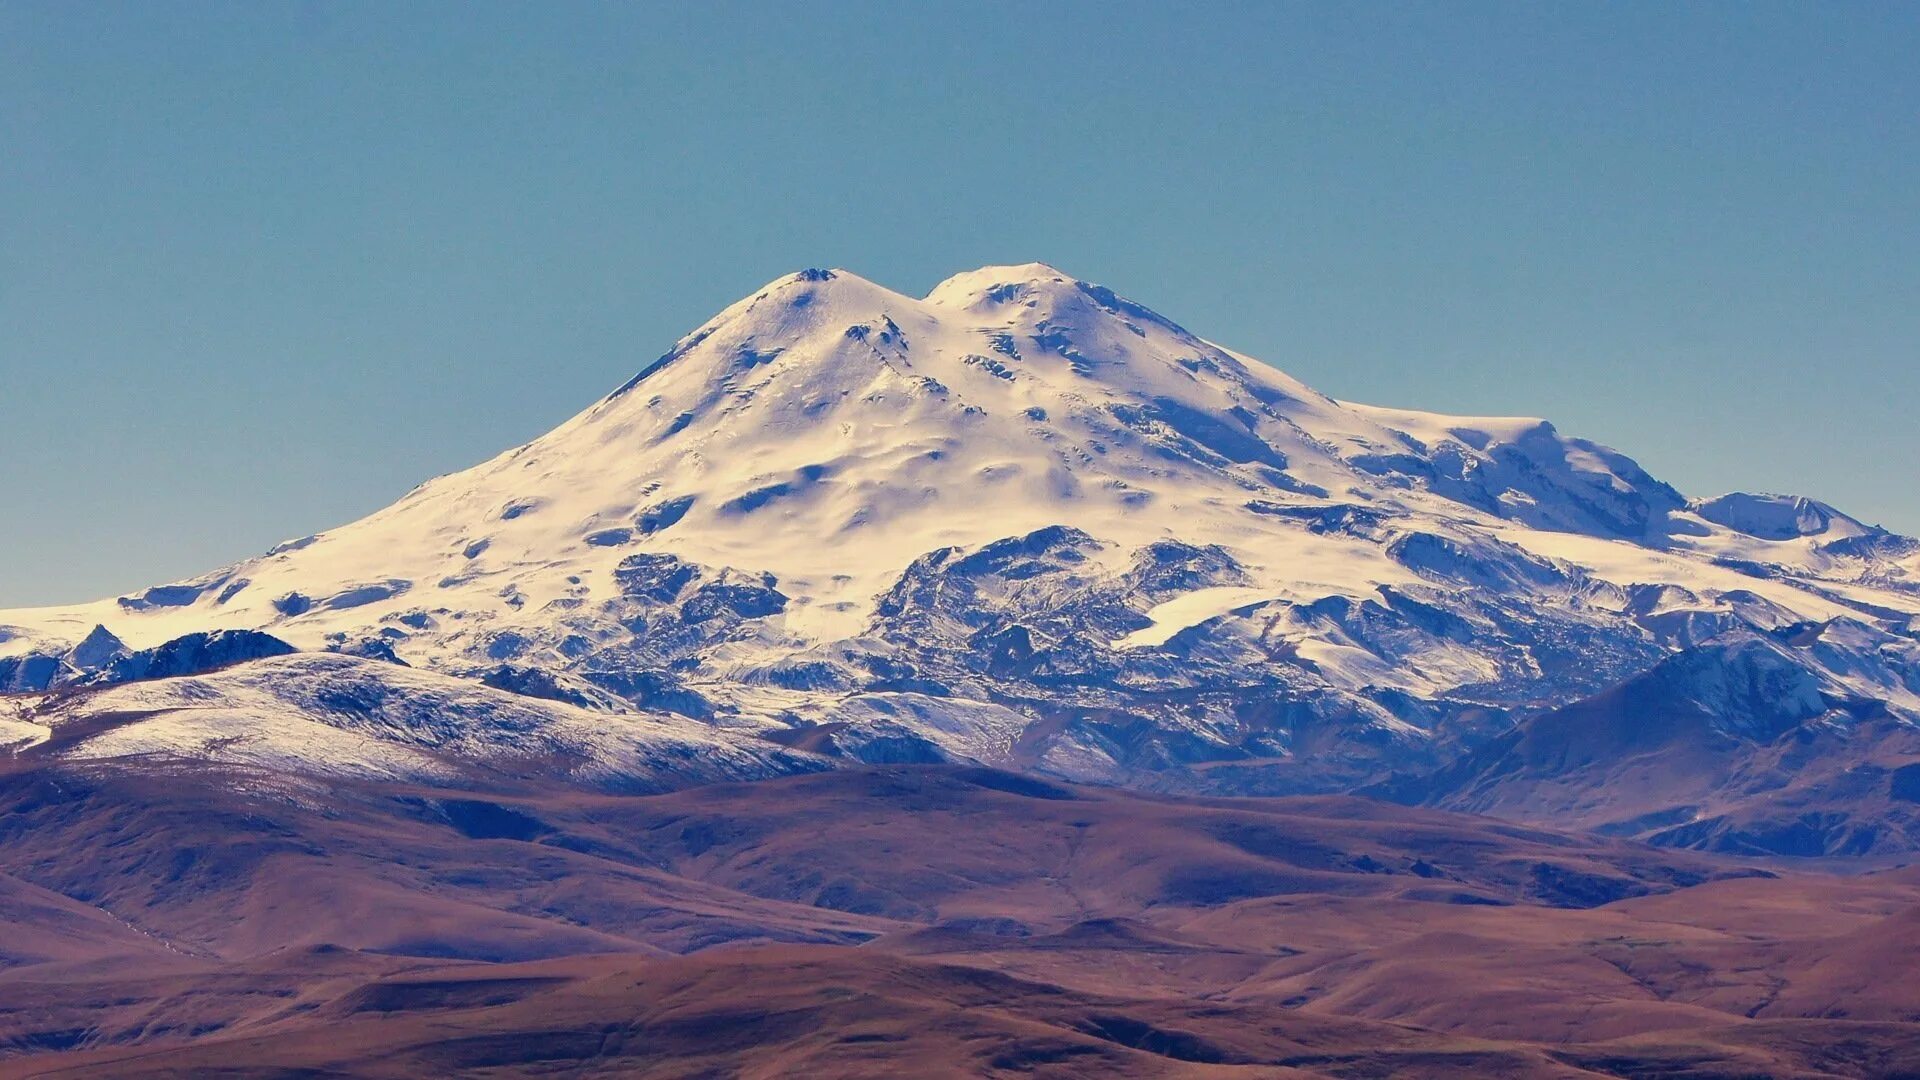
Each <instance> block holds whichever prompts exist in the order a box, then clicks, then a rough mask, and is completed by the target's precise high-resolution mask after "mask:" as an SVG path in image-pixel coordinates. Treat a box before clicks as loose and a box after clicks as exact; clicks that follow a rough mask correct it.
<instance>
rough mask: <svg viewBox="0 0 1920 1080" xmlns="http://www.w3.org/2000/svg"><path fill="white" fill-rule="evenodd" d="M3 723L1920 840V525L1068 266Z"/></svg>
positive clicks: (320, 554) (124, 599) (108, 637)
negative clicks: (1490, 406)
mask: <svg viewBox="0 0 1920 1080" xmlns="http://www.w3.org/2000/svg"><path fill="white" fill-rule="evenodd" d="M236 497H238V495H236ZM0 688H4V689H5V690H6V691H10V692H11V693H10V694H9V695H8V696H4V697H0V740H4V742H5V743H6V744H8V745H10V747H11V748H12V753H13V754H14V755H15V756H16V757H22V756H25V757H37V758H58V759H62V760H74V761H153V760H163V759H164V760H168V761H189V762H191V761H202V762H217V763H220V764H223V765H233V766H245V767H248V768H252V769H256V770H259V771H260V772H261V774H262V775H263V776H265V777H267V778H268V782H273V781H272V778H273V777H289V776H301V777H326V776H338V777H349V776H350V777H359V778H366V777H380V778H386V779H393V780H406V781H408V782H416V783H421V784H428V785H455V786H457V785H461V784H470V783H473V782H474V777H475V776H476V775H503V776H504V775H514V774H516V773H518V772H522V771H525V770H527V769H535V770H538V771H540V772H541V773H542V774H543V775H552V776H554V777H556V778H561V779H563V780H565V781H566V782H568V783H572V784H576V785H578V786H580V787H582V788H584V789H587V790H595V791H633V790H662V789H666V788H670V787H674V786H679V785H683V784H685V783H688V782H692V781H696V780H698V781H705V780H718V779H746V778H753V777H765V776H775V775H785V774H795V773H807V772H813V771H819V770H824V769H830V768H837V767H845V766H847V765H851V764H867V765H873V764H887V763H949V764H963V765H976V766H989V767H993V768H998V769H1005V770H1010V771H1014V772H1019V773H1026V774H1033V775H1040V776H1046V777H1051V778H1054V779H1058V780H1068V781H1076V782H1086V783H1097V784H1106V785H1119V786H1126V787H1132V788H1137V789H1145V790H1150V791H1158V792H1166V793H1186V794H1197V795H1214V796H1217V795H1271V794H1321V793H1336V792H1359V793H1363V794H1368V795H1372V796H1376V797H1383V798H1387V799H1393V800H1398V801H1402V802H1408V803H1419V804H1426V805H1432V806H1436V807H1445V808H1453V809H1462V810H1469V811H1475V812H1481V813H1494V814H1498V815H1500V816H1504V817H1508V818H1514V819H1520V820H1526V821H1532V822H1535V823H1540V824H1547V825H1552V826H1556V827H1577V828H1581V829H1587V830H1593V831H1598V832H1600V833H1604V834H1608V835H1614V836H1622V837H1634V838H1640V839H1644V840H1649V841H1651V842H1653V843H1656V844H1662V845H1668V846H1675V847H1686V848H1695V849H1702V850H1715V851H1726V852H1746V853H1772V854H1785V855H1834V854H1850V855H1887V854H1890V853H1899V852H1908V851H1912V850H1914V849H1915V848H1916V846H1920V816H1916V811H1920V738H1917V737H1916V735H1917V734H1920V728H1916V726H1915V725H1916V722H1920V544H1917V543H1916V542H1915V541H1914V540H1912V539H1910V538H1907V537H1903V536H1898V535H1895V534H1893V533H1890V532H1887V531H1886V530H1883V529H1880V528H1876V527H1873V526H1870V525H1867V524H1865V523H1863V522H1861V521H1859V520H1857V519H1855V518H1853V517H1850V516H1848V515H1846V514H1845V513H1842V512H1841V511H1839V510H1837V509H1835V508H1833V507H1831V506H1829V505H1827V504H1825V503H1822V502H1819V501H1816V500H1813V499H1809V498H1802V497H1790V496H1776V495H1759V494H1747V493H1736V494H1730V495H1722V496H1719V497H1715V498H1689V497H1687V496H1685V495H1683V494H1681V493H1680V492H1678V491H1676V490H1675V489H1674V488H1673V487H1671V486H1669V485H1668V484H1666V483H1663V482H1661V481H1660V480H1658V479H1656V478H1655V477H1653V476H1651V475H1649V474H1648V472H1647V471H1646V470H1644V469H1643V468H1641V467H1640V466H1639V465H1638V464H1636V463H1635V462H1634V461H1633V460H1632V459H1631V458H1629V457H1627V456H1625V455H1624V454H1622V453H1620V452H1618V451H1615V450H1612V449H1609V448H1607V447H1605V446H1601V445H1599V444H1597V443H1594V442H1590V441H1587V440H1585V439H1581V438H1577V437H1573V436H1569V435H1566V434H1563V433H1562V432H1560V431H1559V430H1558V429H1557V428H1555V427H1554V426H1553V425H1552V424H1551V423H1548V422H1546V421H1544V420H1538V419H1525V418H1496V417H1455V416H1441V415H1436V414H1430V413H1423V412H1415V411H1410V410H1404V409H1389V408H1379V407H1373V406H1365V405H1358V404H1354V403H1351V402H1344V401H1338V400H1335V399H1333V398H1330V397H1328V396H1326V395H1324V394H1322V393H1320V392H1318V391H1316V390H1314V389H1312V388H1310V387H1308V386H1306V385H1304V384H1302V383H1300V382H1299V381H1297V380H1295V379H1293V378H1291V377H1289V376H1287V375H1285V374H1284V373H1282V372H1281V371H1279V370H1278V369H1276V368H1274V367H1271V366H1269V365H1267V364H1264V363H1261V362H1259V361H1257V360H1254V359H1251V358H1249V357H1246V356H1243V355H1240V354H1238V353H1236V352H1233V351H1231V350H1229V349H1227V348H1224V347H1222V346H1219V345H1216V344H1214V343H1212V342H1210V341H1208V340H1206V339H1204V338H1202V337H1199V336H1197V335H1196V334H1194V333H1192V332H1190V331H1188V330H1186V329H1185V328H1183V327H1181V326H1180V325H1178V324H1177V323H1174V322H1172V321H1171V320H1169V319H1167V318H1165V317H1163V316H1161V315H1159V314H1157V313H1155V312H1153V311H1152V310H1149V309H1148V308H1146V307H1144V306H1142V305H1140V304H1138V303H1136V302H1134V301H1131V300H1129V299H1126V298H1124V297H1122V296H1120V295H1118V294H1116V293H1115V292H1113V291H1112V290H1110V289H1108V288H1105V287H1103V286H1100V285H1095V284H1092V283H1089V282H1085V281H1080V280H1077V279H1075V278H1073V277H1071V276H1069V275H1067V274H1065V273H1062V272H1060V271H1058V270H1055V269H1054V268H1052V267H1049V266H1045V265H1041V264H1029V265H1022V266H1000V267H988V268H984V269H980V270H976V271H972V272H969V273H963V274H959V275H957V276H955V277H953V278H950V279H948V280H947V281H945V282H942V283H941V284H940V285H939V286H937V287H936V288H935V289H933V291H932V292H930V293H929V294H927V295H926V296H925V297H921V298H915V297H910V296H906V295H902V294H900V293H896V292H893V291H890V290H888V289H886V288H884V287H882V286H879V285H876V284H874V283H872V282H869V281H867V280H865V279H862V278H860V277H859V276H857V275H855V274H852V273H849V272H847V271H845V270H808V271H804V272H801V273H797V274H793V275H789V276H787V277H783V278H780V279H779V280H776V281H774V282H771V283H769V284H768V285H767V286H765V287H764V288H762V289H759V290H757V291H755V292H754V293H753V294H751V295H750V296H748V297H746V298H745V299H742V300H741V301H739V302H738V303H736V304H734V305H732V306H731V307H728V308H727V309H726V310H724V311H722V312H721V313H720V314H718V315H716V316H715V317H714V318H713V319H711V320H710V321H708V322H707V323H706V324H705V325H703V326H701V327H700V328H698V329H697V330H695V331H694V332H693V333H691V334H689V335H687V336H686V337H684V338H682V339H681V340H680V341H679V342H677V343H675V344H674V345H673V347H672V348H670V349H669V350H667V352H666V353H665V354H664V355H662V356H660V357H659V358H658V359H656V360H654V361H653V362H651V363H648V364H646V365H644V366H643V367H641V368H640V370H639V371H638V373H637V374H636V375H635V376H634V377H633V378H632V379H631V380H630V381H628V382H627V383H626V384H624V385H622V386H620V387H618V388H617V389H615V390H614V391H613V392H612V393H610V394H608V395H607V396H606V397H604V398H602V399H601V400H599V401H597V402H594V403H593V404H592V405H591V406H589V407H588V408H587V409H586V410H585V411H584V412H581V413H580V414H579V415H577V416H575V417H574V418H572V419H571V420H568V421H567V422H566V423H564V424H562V425H561V426H560V427H558V428H556V429H554V430H553V431H551V432H549V433H548V434H546V435H543V436H541V437H540V438H538V439H535V440H534V441H532V442H530V443H527V444H526V445H523V446H519V447H515V448H513V449H511V450H508V451H506V452H504V453H502V454H500V455H499V456H498V457H495V458H493V459H492V460H490V461H487V462H484V463H482V464H480V465H477V466H475V467H473V468H471V469H468V470H466V471H463V472H459V473H454V474H451V475H447V476H441V477H438V478H436V479H433V480H430V481H428V482H426V483H424V484H422V485H420V486H419V487H418V488H416V489H414V490H413V491H412V492H410V493H408V494H407V495H406V496H405V497H403V498H402V499H400V500H399V501H398V502H396V503H394V504H393V505H391V506H388V507H387V508H385V509H383V510H380V511H378V512H377V513H374V514H372V515H370V516H368V517H366V518H364V519H362V520H360V521H356V522H353V523H351V524H347V525H343V526H341V527H339V528H336V529H332V530H329V531H327V532H324V533H319V534H316V535H312V536H305V537H300V538H297V539H294V540H290V541H288V542H286V543H283V544H280V545H277V546H276V547H274V548H273V549H272V550H270V551H268V552H266V553H265V554H263V555H260V556H258V557H255V558H251V559H247V560H244V561H242V562H239V563H235V564H233V565H231V566H226V567H222V568H220V569H217V570H214V571H211V572H209V573H206V574H203V575H200V576H198V577H195V578H192V579H189V580H185V581H178V582H170V583H166V584H161V585H155V586H153V587H151V588H147V589H144V590H141V591H138V592H134V593H130V594H127V595H123V596H116V597H109V598H106V599H104V600H100V601H97V602H93V603H88V604H81V605H76V606H72V607H59V608H43V609H29V610H14V611H0Z"/></svg>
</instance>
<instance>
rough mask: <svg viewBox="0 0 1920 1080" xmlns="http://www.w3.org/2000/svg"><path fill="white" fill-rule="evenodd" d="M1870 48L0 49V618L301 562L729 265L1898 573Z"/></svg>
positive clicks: (1889, 23)
mask: <svg viewBox="0 0 1920 1080" xmlns="http://www.w3.org/2000/svg"><path fill="white" fill-rule="evenodd" d="M1916 55H1920V8H1916V7H1914V6H1912V5H1906V6H1904V7H1903V6H1897V5H1887V6H1877V5H1872V4H1848V5H1805V6H1789V5H1780V4H1764V3H1763V4H1753V5H1733V4H1671V5H1653V4H1607V5H1571V4H1514V5H1493V6H1480V5H1461V4H1448V5H1413V4H1407V5H1355V6H1351V7H1347V6H1333V5H1281V4H1270V3H1260V4H1247V5H1234V4H1207V3H1195V4H1177V5H1169V4H1152V5H1147V4H1141V5H1134V4H1126V3H1105V4H1071V3H1041V2H1032V0H1029V2H1024V3H1009V4H1000V3H987V2H978V0H974V2H969V3H966V4H946V5H898V4H856V3H838V2H836V3H821V4H804V5H801V4H774V3H755V4H734V5H726V4H719V5H675V6H668V5H599V4H591V5H589V4H553V5H535V4H501V5H486V4H481V5H477V6H476V5H435V4H429V3H416V4H405V5H390V4H372V3H368V4H354V3H329V4H312V5H308V4H296V3H280V4H267V5H259V4H234V5H217V4H191V3H189V4H169V5H150V4H133V5H124V6H122V5H112V4H71V3H37V2H13V3H7V4H4V5H0V145H3V146H4V147H5V148H6V149H5V152H4V153H0V481H4V496H3V497H4V502H0V506H4V508H5V510H4V517H3V518H0V521H4V526H5V527H4V528H0V606H10V605H17V604H28V603H50V602H56V601H69V600H80V599H86V598H92V597H94V596H99V595H106V594H109V593H113V592H116V591H121V590H126V589H130V588H133V587H135V586H139V585H143V584H148V583H151V582H154V581H159V580H163V579H168V578H174V577H179V576H183V575H186V574H190V573H194V572H197V571H200V570H203V569H206V568H209V567H212V566H214V565H217V564H220V563H223V562H227V561H231V560H233V559H236V558H240V557H244V556H246V555H249V554H252V553H255V552H257V551H259V550H262V549H264V548H266V547H267V546H269V545H270V544H272V543H274V542H275V541H277V540H280V539H284V538H286V537H289V536H295V535H300V534H304V533H308V532H313V531H316V530H319V529H323V528H326V527H328V526H331V525H335V524H339V523H341V522H343V521H346V520H349V519H351V518H354V517H356V516H359V515H360V514H363V513H365V512H368V511H371V510H374V509H376V508H378V507H380V506H382V505H384V504H385V503H387V502H389V501H391V500H392V499H394V498H396V497H398V496H399V495H400V494H402V493H403V492H405V491H406V490H407V489H408V488H410V487H412V486H413V485H414V484H415V483H416V482H418V481H420V480H422V479H424V478H426V477H427V476H430V475H433V474H437V473H442V472H447V471H451V470H454V469H458V468H462V467H464V466H466V465H469V464H472V463H473V462H475V461H478V460H480V459H482V458H484V457H487V456H490V455H491V454H493V453H494V452H496V451H498V450H500V449H503V448H505V447H507V446H509V445H512V444H514V443H516V442H519V441H523V440H525V439H527V438H530V437H532V436H534V435H537V434H539V433H540V432H541V431H544V430H545V429H547V428H548V427H551V426H552V425H554V424H555V423H557V422H559V421H560V420H562V419H564V418H566V417H567V416H568V415H570V414H572V413H573V412H575V411H577V410H578V409H580V408H582V407H584V406H585V405H587V404H588V403H589V402H590V401H591V400H592V399H593V398H595V397H596V396H597V395H599V394H601V393H603V392H605V391H606V390H608V389H610V388H611V387H613V386H615V385H617V384H618V383H620V382H621V381H622V380H624V379H625V378H626V377H627V376H628V375H630V374H631V373H632V372H633V371H634V370H636V369H637V368H638V367H639V366H641V365H643V364H644V363H645V362H646V361H647V360H649V359H650V358H652V357H653V356H655V355H657V354H658V353H659V352H661V351H662V349H663V348H665V347H666V346H667V345H668V344H670V343H671V342H672V341H673V340H674V339H675V338H677V337H678V336H679V335H680V334H682V333H684V332H685V331H687V330H688V329H691V328H692V327H693V326H695V325H697V324H698V323H700V322H701V321H703V320H704V319H705V318H706V317H707V316H708V315H710V314H712V313H713V312H714V311H715V310H717V309H718V308H720V307H721V306H723V305H725V304H726V303H728V302H730V301H732V300H734V299H736V298H738V297H739V296H741V295H743V294H745V293H747V292H748V291H750V290H752V289H753V288H754V287H756V286H758V285H760V284H761V283H763V282H764V281H766V280H768V279H770V278H773V277H775V276H777V275H779V274H781V273H784V272H787V271H791V270H794V269H798V268H801V267H805V266H815V265H839V266H846V267H849V268H851V269H853V270H855V271H857V272H859V273H861V274H863V275H865V276H867V277H869V278H872V279H874V280H876V281H879V282H882V283H883V284H887V285H890V286H892V287H894V288H897V289H901V290H902V291H908V292H914V293H918V292H922V291H924V290H925V289H926V288H928V287H930V286H931V285H932V284H933V283H935V282H936V281H938V280H940V279H941V278H943V277H945V276H947V275H948V274H950V273H952V272H954V271H957V270H961V269H967V268H972V267H974V266H978V265H981V264H985V263H1009V262H1023V261H1028V260H1043V261H1047V262H1051V263H1054V264H1056V265H1058V266H1061V267H1063V268H1065V269H1067V270H1069V271H1071V272H1072V273H1075V274H1077V275H1079V276H1081V277H1085V278H1090V279H1093V280H1097V281H1101V282H1103V283H1106V284H1108V285H1111V286H1113V287H1114V288H1116V289H1117V290H1119V291H1120V292H1122V293H1125V294H1128V295H1130V296H1133V297H1135V298H1137V299H1139V300H1141V301H1142V302H1144V303H1147V304H1149V305H1150V306H1152V307H1154V308H1156V309H1158V310H1160V311H1162V312H1164V313H1166V314H1167V315H1169V316H1170V317H1172V318H1175V319H1177V320H1179V321H1180V322H1182V323H1184V324H1185V325H1187V326H1189V327H1191V328H1193V329H1194V330H1195V331H1197V332H1199V333H1202V334H1204V335H1206V336H1208V337H1211V338H1214V339H1215V340H1218V341H1221V342H1222V343H1225V344H1227V345H1230V346H1232V347H1235V348H1238V349H1240V350H1243V351H1246V352H1250V353H1252V354H1254V355H1257V356H1260V357H1263V358H1265V359H1267V360H1270V361H1272V362H1273V363H1275V364H1278V365H1279V366H1281V367H1283V368H1285V369H1287V370H1288V371H1290V372H1292V373H1293V374H1295V375H1297V376H1299V377H1301V378H1304V379H1306V380H1307V381H1308V382H1310V383H1313V384H1314V385H1316V386H1318V387H1320V388H1321V389H1323V390H1325V391H1327V392H1328V393H1331V394H1333V395H1335V396H1337V397H1345V398H1351V399H1355V400H1361V401H1369V402H1375V403H1380V404H1391V405H1408V406H1416V407H1421V408H1426V409H1433V410H1442V411H1455V412H1465V413H1482V414H1484V413H1517V414H1528V415H1544V416H1548V417H1550V418H1552V419H1553V420H1554V421H1555V422H1556V423H1557V424H1559V425H1560V427H1561V428H1562V429H1563V430H1566V431H1570V432H1575V433H1579V434H1583V435H1587V436H1589V437H1593V438H1597V439H1600V440H1602V441H1604V442H1608V443H1611V444H1613V445H1615V446H1617V447H1620V448H1621V449H1623V450H1626V451H1627V452H1629V453H1631V454H1633V455H1634V456H1636V457H1637V458H1639V459H1640V461H1641V462H1642V463H1643V464H1644V465H1646V466H1647V467H1648V468H1649V469H1650V470H1652V471H1653V472H1654V473H1655V474H1656V475H1659V476H1661V477H1663V478H1665V479H1667V480H1669V481H1671V482H1673V483H1674V484H1676V485H1677V486H1679V487H1680V488H1682V489H1683V490H1685V491H1688V492H1690V493H1695V494H1712V493H1717V492H1719V491H1722V490H1728V489H1736V488H1738V489H1763V490H1780V491H1795V492H1803V493H1808V494H1815V495H1818V496H1820V497H1823V498H1826V499H1829V500H1830V501H1833V502H1835V503H1837V504H1839V505H1840V506H1841V507H1842V508H1844V509H1848V510H1850V511H1852V512H1854V513H1856V514H1859V515H1860V516H1863V517H1865V518H1867V519H1869V520H1876V521H1881V522H1883V523H1885V524H1887V525H1889V526H1890V527H1896V528H1901V529H1904V530H1907V531H1920V484H1917V483H1915V481H1914V476H1913V473H1914V463H1915V461H1916V460H1920V424H1916V422H1915V412H1916V408H1917V407H1920V132H1917V131H1916V123H1920V120H1916V118H1917V117H1920V64H1916V63H1915V62H1914V59H1913V58H1914V57H1915V56H1916Z"/></svg>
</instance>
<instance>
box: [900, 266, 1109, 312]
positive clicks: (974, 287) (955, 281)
mask: <svg viewBox="0 0 1920 1080" xmlns="http://www.w3.org/2000/svg"><path fill="white" fill-rule="evenodd" d="M1080 284H1081V282H1080V279H1078V278H1076V277H1074V276H1073V275H1071V274H1068V273H1066V272H1065V271H1063V270H1061V269H1059V268H1058V267H1055V266H1050V265H1048V264H1046V263H1042V262H1030V263H1013V264H1009V265H1006V266H983V267H981V268H979V269H978V270H968V271H965V272H962V273H958V274H955V275H953V276H952V277H950V278H948V279H947V280H945V281H943V282H941V283H940V284H938V285H935V286H934V287H933V289H932V291H930V292H928V293H927V297H926V301H925V302H926V303H927V304H929V305H932V306H935V307H944V308H973V307H976V306H983V305H987V304H998V303H1005V302H1007V301H1009V300H1012V299H1014V298H1015V297H1016V296H1017V295H1019V294H1020V293H1021V292H1023V291H1024V292H1036V291H1043V290H1047V289H1049V288H1060V287H1065V288H1067V289H1073V288H1077V287H1079V286H1080Z"/></svg>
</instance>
